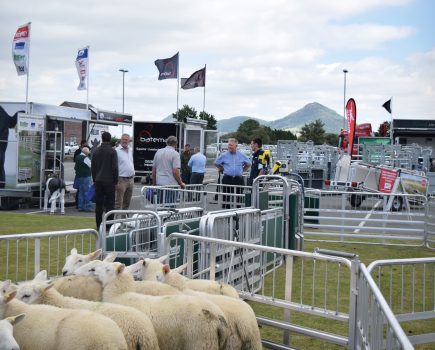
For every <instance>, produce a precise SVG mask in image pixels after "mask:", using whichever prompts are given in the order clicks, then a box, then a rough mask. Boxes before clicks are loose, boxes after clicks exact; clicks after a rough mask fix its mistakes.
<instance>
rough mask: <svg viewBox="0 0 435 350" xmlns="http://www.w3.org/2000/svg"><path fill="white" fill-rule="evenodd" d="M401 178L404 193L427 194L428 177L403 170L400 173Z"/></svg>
mask: <svg viewBox="0 0 435 350" xmlns="http://www.w3.org/2000/svg"><path fill="white" fill-rule="evenodd" d="M400 180H401V183H402V188H403V192H404V193H408V194H421V195H423V196H426V194H427V189H428V181H427V178H426V177H423V176H420V175H417V174H410V173H407V172H404V171H402V172H401V173H400Z"/></svg>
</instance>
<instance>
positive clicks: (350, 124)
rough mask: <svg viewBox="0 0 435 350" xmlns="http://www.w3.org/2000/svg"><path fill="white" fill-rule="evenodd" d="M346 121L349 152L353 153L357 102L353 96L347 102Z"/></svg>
mask: <svg viewBox="0 0 435 350" xmlns="http://www.w3.org/2000/svg"><path fill="white" fill-rule="evenodd" d="M346 121H347V133H348V145H347V147H348V148H347V154H352V150H353V142H354V139H355V126H356V103H355V100H354V99H353V98H351V99H349V100H348V101H347V103H346Z"/></svg>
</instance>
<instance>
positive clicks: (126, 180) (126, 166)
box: [115, 134, 134, 210]
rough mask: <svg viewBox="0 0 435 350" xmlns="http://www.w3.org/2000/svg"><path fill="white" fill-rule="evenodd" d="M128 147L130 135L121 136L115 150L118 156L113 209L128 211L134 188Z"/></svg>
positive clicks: (130, 152) (132, 169)
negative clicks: (117, 173)
mask: <svg viewBox="0 0 435 350" xmlns="http://www.w3.org/2000/svg"><path fill="white" fill-rule="evenodd" d="M129 145H130V135H128V134H123V135H122V136H121V142H120V144H119V146H118V147H117V148H116V153H117V154H118V171H119V176H118V185H116V199H115V209H122V210H128V207H129V206H130V201H131V197H132V195H133V187H134V164H133V152H132V149H131V147H129Z"/></svg>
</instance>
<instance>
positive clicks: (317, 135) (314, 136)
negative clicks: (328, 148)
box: [299, 119, 325, 145]
mask: <svg viewBox="0 0 435 350" xmlns="http://www.w3.org/2000/svg"><path fill="white" fill-rule="evenodd" d="M324 125H325V124H324V123H323V122H322V121H321V120H320V119H316V120H315V121H313V122H311V123H308V124H305V125H304V126H303V127H302V129H301V135H300V136H299V140H300V141H303V142H306V141H313V142H314V144H315V145H321V144H323V142H324V140H325V129H324V128H323V127H324Z"/></svg>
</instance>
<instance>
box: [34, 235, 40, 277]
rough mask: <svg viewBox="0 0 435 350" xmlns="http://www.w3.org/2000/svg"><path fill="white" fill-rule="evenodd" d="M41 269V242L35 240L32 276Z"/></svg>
mask: <svg viewBox="0 0 435 350" xmlns="http://www.w3.org/2000/svg"><path fill="white" fill-rule="evenodd" d="M40 269H41V240H40V239H35V268H34V276H36V274H37V273H38V272H39V270H40Z"/></svg>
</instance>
